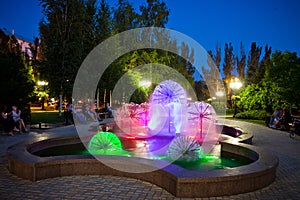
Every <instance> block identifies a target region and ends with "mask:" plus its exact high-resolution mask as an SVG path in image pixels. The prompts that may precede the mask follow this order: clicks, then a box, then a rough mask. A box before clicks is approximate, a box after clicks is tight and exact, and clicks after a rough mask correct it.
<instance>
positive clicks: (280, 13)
mask: <svg viewBox="0 0 300 200" xmlns="http://www.w3.org/2000/svg"><path fill="white" fill-rule="evenodd" d="M108 2H109V3H110V5H115V3H116V2H117V0H108ZM130 2H133V3H134V5H135V7H137V8H138V6H139V5H141V4H142V3H144V2H145V0H137V1H133V0H131V1H130ZM165 2H166V3H167V6H168V7H169V9H170V11H171V13H170V16H169V22H168V24H167V28H172V29H174V30H176V31H179V32H182V33H184V34H186V35H188V36H190V37H191V38H193V39H195V40H196V41H197V42H198V43H199V44H201V45H202V46H203V47H204V48H205V49H206V50H214V49H215V46H216V44H217V43H218V44H219V46H220V47H221V48H222V49H224V44H225V43H229V42H231V43H232V44H233V47H234V52H235V53H236V54H237V53H238V52H239V44H240V42H241V41H242V42H243V44H244V47H245V50H246V53H247V52H248V51H249V50H250V45H251V42H257V44H258V45H260V46H265V45H266V44H268V45H270V46H272V50H273V51H275V50H281V51H285V50H289V51H292V52H297V54H298V56H299V55H300V20H299V19H300V1H298V0H248V1H247V0H209V1H208V0H165ZM0 6H1V12H0V28H6V29H7V31H11V29H14V30H15V34H17V35H21V36H23V38H27V39H28V40H32V38H33V36H38V35H39V32H38V23H39V21H40V19H41V18H42V16H43V15H42V13H41V10H42V8H41V7H40V6H39V1H38V0H26V1H24V0H10V1H6V0H1V3H0ZM222 52H223V51H222ZM222 54H223V53H222ZM222 57H223V55H222Z"/></svg>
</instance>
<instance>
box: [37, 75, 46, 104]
mask: <svg viewBox="0 0 300 200" xmlns="http://www.w3.org/2000/svg"><path fill="white" fill-rule="evenodd" d="M37 84H38V86H40V87H43V94H42V95H41V96H42V110H45V105H44V103H45V102H44V101H45V96H46V94H45V86H47V85H48V82H47V81H38V82H37Z"/></svg>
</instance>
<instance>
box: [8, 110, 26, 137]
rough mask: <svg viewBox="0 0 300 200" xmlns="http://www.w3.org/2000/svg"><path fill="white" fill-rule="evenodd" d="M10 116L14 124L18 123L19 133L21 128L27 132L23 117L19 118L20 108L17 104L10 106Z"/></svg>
mask: <svg viewBox="0 0 300 200" xmlns="http://www.w3.org/2000/svg"><path fill="white" fill-rule="evenodd" d="M12 117H13V119H14V121H15V123H16V124H18V125H19V130H20V134H22V133H23V132H22V130H24V131H25V132H27V129H26V127H25V124H24V121H23V119H21V110H18V109H17V106H12Z"/></svg>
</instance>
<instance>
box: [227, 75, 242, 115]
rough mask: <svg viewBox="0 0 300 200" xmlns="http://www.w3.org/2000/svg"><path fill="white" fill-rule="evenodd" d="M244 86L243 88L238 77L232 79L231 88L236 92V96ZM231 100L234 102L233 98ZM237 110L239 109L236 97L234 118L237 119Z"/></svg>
mask: <svg viewBox="0 0 300 200" xmlns="http://www.w3.org/2000/svg"><path fill="white" fill-rule="evenodd" d="M242 86H243V84H242V82H241V81H240V79H239V78H237V77H235V78H234V79H231V81H230V84H229V87H230V88H231V89H232V91H233V92H234V94H235V92H236V91H237V90H238V89H240V88H241V87H242ZM231 100H232V96H231ZM236 109H237V107H236V97H235V99H234V114H233V117H235V115H236V112H237V111H236Z"/></svg>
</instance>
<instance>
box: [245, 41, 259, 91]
mask: <svg viewBox="0 0 300 200" xmlns="http://www.w3.org/2000/svg"><path fill="white" fill-rule="evenodd" d="M261 50H262V47H258V46H256V42H252V44H251V50H250V54H249V55H248V63H247V66H248V69H247V76H246V83H247V84H248V85H250V84H253V83H258V82H259V80H257V79H256V75H257V73H256V72H257V71H258V69H259V58H260V55H261Z"/></svg>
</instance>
